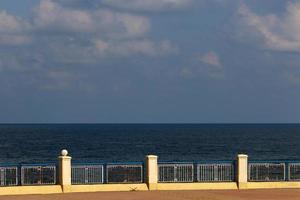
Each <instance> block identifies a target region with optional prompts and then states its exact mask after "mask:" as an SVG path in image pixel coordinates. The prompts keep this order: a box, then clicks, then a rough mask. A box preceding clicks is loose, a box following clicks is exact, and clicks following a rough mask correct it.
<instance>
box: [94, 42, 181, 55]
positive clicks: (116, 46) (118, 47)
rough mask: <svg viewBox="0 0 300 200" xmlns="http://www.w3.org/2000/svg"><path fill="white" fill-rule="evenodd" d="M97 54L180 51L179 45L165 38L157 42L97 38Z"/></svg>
mask: <svg viewBox="0 0 300 200" xmlns="http://www.w3.org/2000/svg"><path fill="white" fill-rule="evenodd" d="M94 44H95V50H96V54H98V55H101V56H103V55H106V54H112V55H116V56H126V57H127V56H130V55H131V54H139V55H144V56H151V57H153V56H164V55H168V54H176V53H178V51H179V50H178V47H177V46H175V45H173V44H172V43H171V42H170V41H168V40H165V41H162V42H160V43H155V42H153V41H151V40H133V41H124V42H118V43H114V42H104V41H102V40H96V41H95V42H94Z"/></svg>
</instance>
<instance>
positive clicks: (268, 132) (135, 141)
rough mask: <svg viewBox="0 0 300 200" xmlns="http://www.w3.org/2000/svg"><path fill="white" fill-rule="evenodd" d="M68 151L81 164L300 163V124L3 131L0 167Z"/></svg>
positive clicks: (32, 127) (52, 127) (47, 159)
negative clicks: (154, 158) (152, 158)
mask: <svg viewBox="0 0 300 200" xmlns="http://www.w3.org/2000/svg"><path fill="white" fill-rule="evenodd" d="M63 148H66V149H68V150H69V152H70V154H71V156H72V157H73V160H75V161H78V162H83V161H89V162H115V161H119V162H123V161H142V160H143V159H144V155H146V154H156V155H158V156H159V157H160V160H164V161H174V160H181V161H189V160H190V161H196V160H199V161H201V160H232V159H234V158H235V156H236V154H238V153H247V154H248V155H249V156H250V159H253V160H263V159H297V160H300V124H251V125H249V124H244V125H243V124H238V125H237V124H209V125H204V124H151V125H150V124H89V125H87V124H86V125H82V124H77V125H76V124H75V125H74V124H72V125H70V124H59V125H58V124H52V125H49V124H47V125H17V124H15V125H5V124H2V125H0V162H5V163H7V162H8V163H11V162H18V163H19V162H25V163H30V162H52V161H56V160H57V159H56V158H57V156H58V154H59V152H60V150H61V149H63Z"/></svg>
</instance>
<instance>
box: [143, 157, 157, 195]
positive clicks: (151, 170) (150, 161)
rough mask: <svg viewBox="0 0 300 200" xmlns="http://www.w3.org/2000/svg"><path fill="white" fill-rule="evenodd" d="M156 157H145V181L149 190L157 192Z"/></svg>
mask: <svg viewBox="0 0 300 200" xmlns="http://www.w3.org/2000/svg"><path fill="white" fill-rule="evenodd" d="M157 158H158V157H157V156H154V155H148V156H146V170H147V173H146V176H147V177H146V181H147V185H148V188H149V190H157V183H158V166H157Z"/></svg>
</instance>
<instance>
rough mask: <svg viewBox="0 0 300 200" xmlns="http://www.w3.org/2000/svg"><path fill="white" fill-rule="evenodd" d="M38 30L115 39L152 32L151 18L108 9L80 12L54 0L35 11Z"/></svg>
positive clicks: (44, 0)
mask: <svg viewBox="0 0 300 200" xmlns="http://www.w3.org/2000/svg"><path fill="white" fill-rule="evenodd" d="M34 25H35V27H36V28H37V29H42V30H45V29H46V30H55V31H56V32H58V31H62V32H81V33H94V34H102V35H103V34H105V35H106V36H113V37H137V36H142V35H144V34H145V33H147V32H148V31H149V29H150V21H149V20H148V18H146V17H143V16H139V15H132V14H128V13H121V12H116V11H112V10H106V9H96V10H84V9H82V10H79V9H77V8H68V7H63V6H61V5H60V4H58V3H56V2H55V1H53V0H42V1H41V2H40V4H39V6H38V7H37V8H36V9H35V16H34Z"/></svg>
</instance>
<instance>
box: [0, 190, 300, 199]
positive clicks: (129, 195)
mask: <svg viewBox="0 0 300 200" xmlns="http://www.w3.org/2000/svg"><path fill="white" fill-rule="evenodd" d="M99 199H101V200H297V199H299V200H300V189H275V190H273V189H270V190H240V191H238V190H226V191H223V190H222V191H220V190H219V191H216V190H214V191H155V192H101V193H72V194H58V195H27V196H0V200H99Z"/></svg>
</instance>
